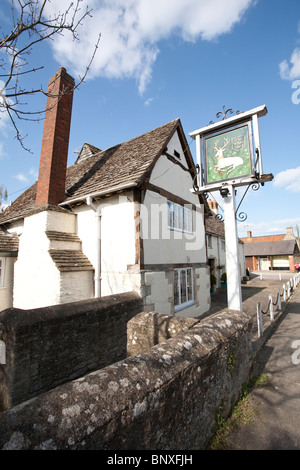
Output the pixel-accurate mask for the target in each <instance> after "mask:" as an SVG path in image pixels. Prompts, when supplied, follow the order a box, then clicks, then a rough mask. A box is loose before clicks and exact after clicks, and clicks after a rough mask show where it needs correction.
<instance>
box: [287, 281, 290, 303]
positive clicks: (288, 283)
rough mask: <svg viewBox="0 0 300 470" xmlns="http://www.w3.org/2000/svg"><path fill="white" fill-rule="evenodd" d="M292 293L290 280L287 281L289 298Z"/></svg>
mask: <svg viewBox="0 0 300 470" xmlns="http://www.w3.org/2000/svg"><path fill="white" fill-rule="evenodd" d="M290 295H291V287H290V281H288V282H287V298H288V299H289V298H290Z"/></svg>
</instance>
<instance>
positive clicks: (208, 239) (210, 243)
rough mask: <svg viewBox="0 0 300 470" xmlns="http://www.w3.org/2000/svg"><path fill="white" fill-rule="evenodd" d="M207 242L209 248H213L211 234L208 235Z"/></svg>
mask: <svg viewBox="0 0 300 470" xmlns="http://www.w3.org/2000/svg"><path fill="white" fill-rule="evenodd" d="M206 244H207V248H212V236H211V235H206Z"/></svg>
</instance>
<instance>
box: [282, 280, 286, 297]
mask: <svg viewBox="0 0 300 470" xmlns="http://www.w3.org/2000/svg"><path fill="white" fill-rule="evenodd" d="M282 287H283V300H284V301H286V291H285V284H283V286H282Z"/></svg>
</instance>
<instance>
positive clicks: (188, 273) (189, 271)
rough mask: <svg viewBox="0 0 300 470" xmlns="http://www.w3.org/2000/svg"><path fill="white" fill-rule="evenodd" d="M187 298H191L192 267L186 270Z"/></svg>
mask: <svg viewBox="0 0 300 470" xmlns="http://www.w3.org/2000/svg"><path fill="white" fill-rule="evenodd" d="M187 296H188V298H187V300H193V279H192V269H188V270H187Z"/></svg>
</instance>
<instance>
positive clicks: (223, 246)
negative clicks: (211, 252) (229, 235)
mask: <svg viewBox="0 0 300 470" xmlns="http://www.w3.org/2000/svg"><path fill="white" fill-rule="evenodd" d="M221 250H222V251H225V241H224V240H221Z"/></svg>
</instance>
